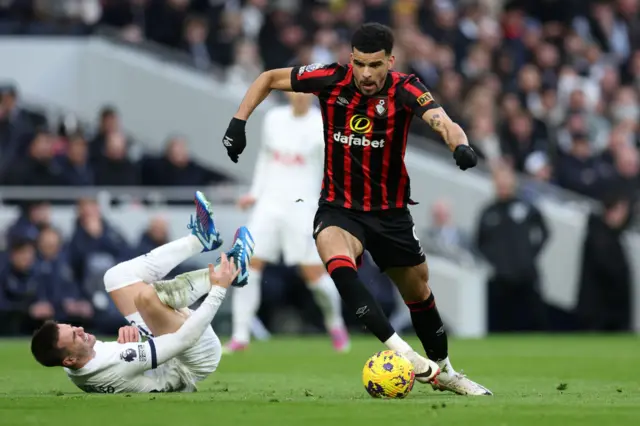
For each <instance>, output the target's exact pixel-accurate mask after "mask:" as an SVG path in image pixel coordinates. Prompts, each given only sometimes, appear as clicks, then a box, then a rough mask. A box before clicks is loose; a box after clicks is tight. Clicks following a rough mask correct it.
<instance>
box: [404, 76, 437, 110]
mask: <svg viewBox="0 0 640 426" xmlns="http://www.w3.org/2000/svg"><path fill="white" fill-rule="evenodd" d="M401 95H402V99H403V103H404V105H405V106H406V107H407V108H409V109H410V110H411V111H412V112H413V113H414V114H415V115H417V116H418V117H422V115H423V114H424V113H425V112H427V111H429V110H430V109H434V108H439V107H440V105H438V103H437V102H436V101H435V100H434V99H433V95H432V94H431V92H430V91H429V89H428V88H427V86H425V85H424V83H423V82H422V81H420V79H419V78H418V77H416V76H414V75H411V76H409V78H407V79H406V80H405V81H404V82H403V83H402V86H401Z"/></svg>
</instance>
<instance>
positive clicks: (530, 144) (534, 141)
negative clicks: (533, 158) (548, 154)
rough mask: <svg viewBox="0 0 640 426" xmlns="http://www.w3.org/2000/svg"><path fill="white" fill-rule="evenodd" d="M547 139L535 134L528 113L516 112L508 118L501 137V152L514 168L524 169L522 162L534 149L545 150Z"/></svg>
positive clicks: (531, 119)
mask: <svg viewBox="0 0 640 426" xmlns="http://www.w3.org/2000/svg"><path fill="white" fill-rule="evenodd" d="M547 147H548V145H547V140H546V139H544V138H543V137H542V136H541V135H540V134H536V132H535V128H534V122H533V118H532V117H531V115H530V114H529V113H526V112H520V113H516V114H515V115H514V116H513V117H512V118H511V119H510V120H509V127H508V129H507V131H506V133H505V134H504V136H503V139H502V152H503V154H504V157H505V158H506V159H507V160H508V161H509V163H510V164H512V166H513V167H514V169H515V170H517V171H519V172H522V171H524V163H525V160H526V158H527V157H528V156H529V154H531V153H533V152H534V151H546V150H547V149H548V148H547Z"/></svg>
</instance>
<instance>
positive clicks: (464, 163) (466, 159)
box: [453, 145, 478, 170]
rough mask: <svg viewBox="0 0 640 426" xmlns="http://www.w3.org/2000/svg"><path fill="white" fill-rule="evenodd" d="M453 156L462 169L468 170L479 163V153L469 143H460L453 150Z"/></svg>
mask: <svg viewBox="0 0 640 426" xmlns="http://www.w3.org/2000/svg"><path fill="white" fill-rule="evenodd" d="M453 158H454V159H455V160H456V165H457V166H458V167H460V170H467V169H470V168H472V167H475V166H476V164H478V155H477V154H476V152H475V151H474V150H473V148H471V147H470V146H469V145H458V146H457V147H456V149H455V150H454V151H453Z"/></svg>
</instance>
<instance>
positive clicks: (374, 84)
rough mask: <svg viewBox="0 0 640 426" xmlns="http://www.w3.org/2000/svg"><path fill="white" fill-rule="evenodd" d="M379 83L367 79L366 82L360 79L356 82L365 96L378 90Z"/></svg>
mask: <svg viewBox="0 0 640 426" xmlns="http://www.w3.org/2000/svg"><path fill="white" fill-rule="evenodd" d="M367 83H368V84H371V86H367V85H366V84H367ZM380 87H381V84H380V83H379V82H376V81H373V80H369V81H367V82H366V83H365V82H363V81H361V82H358V89H359V90H360V91H361V92H362V94H364V95H367V96H372V95H375V94H376V93H378V92H379V91H380Z"/></svg>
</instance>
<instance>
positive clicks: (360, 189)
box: [222, 24, 491, 395]
mask: <svg viewBox="0 0 640 426" xmlns="http://www.w3.org/2000/svg"><path fill="white" fill-rule="evenodd" d="M351 45H352V53H351V61H350V64H348V65H341V64H330V65H319V64H312V65H306V66H298V67H293V68H283V69H275V70H270V71H266V72H264V73H262V74H261V75H260V77H258V78H257V79H256V81H255V82H254V83H253V84H252V85H251V87H250V88H249V90H248V91H247V93H246V95H245V97H244V99H243V101H242V103H241V105H240V107H239V108H238V111H237V112H236V114H235V116H234V117H233V119H232V120H231V123H230V124H229V127H228V129H227V131H226V133H225V135H224V138H223V140H222V142H223V144H224V146H225V148H226V149H227V152H228V154H229V157H230V158H231V160H232V161H234V162H237V161H238V157H239V155H240V154H241V153H242V151H243V150H244V148H245V147H246V135H245V123H246V120H248V119H249V116H250V115H251V114H252V113H253V111H254V110H255V108H256V107H257V106H258V105H259V104H260V103H261V102H262V101H263V100H264V99H265V98H266V97H267V96H268V95H269V93H270V92H271V90H283V91H287V92H291V91H294V92H306V93H313V94H315V95H316V96H317V97H318V99H319V100H320V107H321V110H322V115H323V120H324V140H325V166H324V179H323V182H322V192H321V196H320V202H319V206H318V210H317V212H316V217H315V220H314V235H315V238H316V246H317V248H318V252H319V253H320V257H321V258H322V260H323V262H324V264H325V266H326V268H327V270H328V271H329V274H330V275H331V278H332V279H333V281H334V283H335V285H336V287H337V288H338V291H339V292H340V295H341V296H342V299H343V300H344V302H345V304H346V305H347V307H348V308H349V309H350V310H351V312H353V313H354V314H355V315H356V316H357V317H358V318H360V320H361V321H362V323H363V324H364V325H365V326H366V327H367V328H368V329H369V330H370V331H371V332H372V333H373V334H374V335H375V336H376V337H377V338H378V339H380V341H381V342H383V343H384V344H385V345H387V347H388V348H389V349H392V350H395V351H398V352H402V353H404V354H405V355H406V356H407V357H408V358H409V359H410V360H411V362H412V363H413V365H414V367H415V371H416V373H417V374H416V378H417V379H418V381H420V382H423V383H432V385H433V386H434V388H436V389H440V390H449V391H453V392H456V393H459V394H463V395H490V394H491V392H489V390H487V389H486V388H484V387H483V386H480V385H479V384H477V383H475V382H473V381H471V380H469V379H468V378H467V377H465V376H464V375H462V374H459V373H457V372H456V371H455V370H454V369H453V367H452V366H451V363H450V362H449V357H448V343H447V334H446V332H445V330H444V326H443V323H442V320H441V318H440V314H439V313H438V309H437V307H436V304H435V300H434V296H433V293H432V292H431V289H430V288H429V283H428V279H429V273H428V268H427V264H426V258H425V254H424V251H423V250H422V247H421V245H420V241H419V240H418V238H417V236H416V234H415V227H414V223H413V218H412V217H411V213H410V212H409V209H408V205H409V204H411V203H412V201H411V200H410V198H409V197H410V193H411V191H410V186H409V175H408V174H407V169H406V167H405V164H404V155H405V149H406V146H407V134H408V130H409V126H410V123H411V120H412V118H413V116H418V117H420V118H422V119H423V120H424V121H426V122H427V123H428V124H429V125H430V126H431V127H432V128H433V129H434V130H436V131H437V132H439V133H440V135H441V136H442V138H443V139H444V141H445V142H446V144H447V145H448V146H449V148H450V149H451V150H452V151H453V157H454V159H455V161H456V164H457V165H458V167H460V169H462V170H466V169H468V168H471V167H474V166H475V165H476V163H477V156H476V154H475V152H474V151H473V149H471V147H469V145H468V142H467V137H466V135H465V133H464V131H463V130H462V129H461V128H460V126H459V125H457V124H456V123H454V122H453V121H452V120H451V119H450V118H449V116H448V115H447V114H446V113H445V111H444V110H443V109H442V108H441V107H440V106H439V105H438V104H437V103H436V102H435V101H434V99H433V96H432V95H431V93H430V92H429V90H428V89H427V88H426V87H425V85H424V84H423V83H422V82H421V81H420V80H419V79H418V78H417V77H415V76H414V75H406V74H403V73H400V72H396V71H393V70H392V68H393V64H394V61H395V58H394V56H393V55H392V54H391V52H392V50H393V34H392V32H391V30H390V29H389V28H388V27H386V26H384V25H380V24H365V25H363V26H362V27H361V28H360V29H358V30H357V31H356V32H355V33H354V34H353V37H352V39H351ZM425 184H427V185H428V184H429V183H428V182H426V183H425ZM365 249H366V250H368V251H369V253H370V254H371V256H372V258H373V260H374V261H375V263H376V264H377V265H378V267H380V269H381V270H383V271H385V273H386V274H387V275H388V276H389V277H390V278H391V279H392V280H393V282H394V283H395V284H396V286H397V287H398V290H399V291H400V293H401V294H402V297H403V299H404V301H405V303H406V304H407V305H408V306H409V310H410V311H411V319H412V322H413V326H414V329H415V331H416V334H417V335H418V338H419V339H420V341H421V342H422V346H423V347H424V349H425V351H426V354H427V356H428V357H429V358H430V359H429V360H428V359H426V358H424V357H423V356H421V355H419V354H418V353H417V352H415V351H414V350H413V349H412V348H411V347H410V346H409V344H408V343H407V342H405V341H404V340H403V339H401V338H400V337H399V336H398V334H396V332H395V330H394V329H393V327H392V326H391V324H390V323H389V321H388V319H387V318H386V317H385V315H384V313H383V311H382V309H381V308H380V306H379V305H378V303H377V302H376V300H375V299H374V298H373V297H372V295H371V293H370V292H369V291H368V290H367V288H366V287H365V286H364V284H363V283H362V282H361V281H360V280H359V278H358V274H357V268H356V265H357V264H358V262H359V259H360V257H361V256H362V253H363V251H364V250H365ZM434 361H435V362H434Z"/></svg>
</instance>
